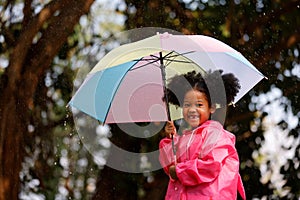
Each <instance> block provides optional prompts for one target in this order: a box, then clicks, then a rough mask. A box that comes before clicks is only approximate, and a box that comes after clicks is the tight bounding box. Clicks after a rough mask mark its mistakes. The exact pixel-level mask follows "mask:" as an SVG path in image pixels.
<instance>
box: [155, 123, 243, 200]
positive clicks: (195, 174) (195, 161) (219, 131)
mask: <svg viewBox="0 0 300 200" xmlns="http://www.w3.org/2000/svg"><path fill="white" fill-rule="evenodd" d="M171 142H172V140H171V139H169V138H164V139H162V140H161V141H160V144H159V146H160V156H159V160H160V163H161V165H162V166H163V168H164V170H165V172H166V173H167V174H168V175H169V167H170V166H171V165H174V157H173V151H172V144H171ZM174 142H175V146H176V149H177V153H176V155H177V164H176V173H177V177H178V180H173V179H172V178H171V177H170V181H169V185H168V190H167V194H166V198H165V199H166V200H168V199H172V200H193V199H196V200H204V199H205V200H206V199H214V200H234V199H237V191H239V193H240V195H241V196H242V198H243V199H246V196H245V191H244V187H243V184H242V181H241V177H240V175H239V158H238V154H237V151H236V149H235V136H234V135H233V134H232V133H230V132H228V131H226V130H224V129H223V127H222V125H221V124H220V123H218V122H216V121H212V120H208V121H206V122H205V123H203V124H202V125H201V126H199V127H198V128H196V129H194V130H193V131H185V132H184V133H183V135H182V136H179V135H176V136H175V137H174Z"/></svg>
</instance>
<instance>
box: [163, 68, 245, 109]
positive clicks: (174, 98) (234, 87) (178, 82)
mask: <svg viewBox="0 0 300 200" xmlns="http://www.w3.org/2000/svg"><path fill="white" fill-rule="evenodd" d="M222 73H223V71H222V70H216V71H213V72H212V71H209V72H207V73H205V74H201V73H196V71H191V72H188V73H186V74H183V75H176V76H174V77H172V78H171V80H170V81H169V83H168V84H167V90H166V96H165V97H163V100H164V101H166V98H168V101H169V103H172V104H174V105H176V106H181V105H182V104H183V99H184V96H185V94H186V93H187V92H188V91H190V90H192V89H195V90H198V91H200V92H203V93H204V94H205V95H206V97H207V100H208V103H209V106H211V105H215V104H219V105H220V106H225V105H228V104H230V103H232V102H233V100H234V97H235V96H236V94H237V93H238V91H239V89H240V88H241V86H240V84H239V80H238V79H237V78H236V77H235V76H234V75H233V74H231V73H228V74H223V75H222Z"/></svg>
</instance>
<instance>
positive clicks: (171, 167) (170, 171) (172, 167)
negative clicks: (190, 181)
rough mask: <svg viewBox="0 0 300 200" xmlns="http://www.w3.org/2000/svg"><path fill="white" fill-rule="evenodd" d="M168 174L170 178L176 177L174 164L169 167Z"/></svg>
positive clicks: (175, 178)
mask: <svg viewBox="0 0 300 200" xmlns="http://www.w3.org/2000/svg"><path fill="white" fill-rule="evenodd" d="M169 174H170V176H171V178H172V179H174V180H177V179H178V177H177V174H176V167H175V165H171V166H170V167H169Z"/></svg>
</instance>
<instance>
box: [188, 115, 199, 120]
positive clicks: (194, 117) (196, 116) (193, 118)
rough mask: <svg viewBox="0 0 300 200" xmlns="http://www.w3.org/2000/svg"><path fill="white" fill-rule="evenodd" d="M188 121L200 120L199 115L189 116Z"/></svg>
mask: <svg viewBox="0 0 300 200" xmlns="http://www.w3.org/2000/svg"><path fill="white" fill-rule="evenodd" d="M188 119H192V120H195V119H199V115H189V116H188Z"/></svg>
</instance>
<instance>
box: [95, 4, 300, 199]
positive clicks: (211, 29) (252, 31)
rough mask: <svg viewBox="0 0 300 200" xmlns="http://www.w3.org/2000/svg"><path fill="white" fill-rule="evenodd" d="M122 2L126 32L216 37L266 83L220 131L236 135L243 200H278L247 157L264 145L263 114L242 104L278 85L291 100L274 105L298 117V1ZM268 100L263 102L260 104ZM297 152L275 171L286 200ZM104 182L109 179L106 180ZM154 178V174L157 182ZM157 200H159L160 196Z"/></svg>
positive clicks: (296, 188)
mask: <svg viewBox="0 0 300 200" xmlns="http://www.w3.org/2000/svg"><path fill="white" fill-rule="evenodd" d="M126 3H127V10H126V15H127V16H128V19H127V21H126V26H127V29H132V28H137V27H164V28H169V29H173V30H176V31H179V32H182V33H185V34H205V35H210V36H212V37H216V38H217V39H220V40H221V41H224V42H225V43H227V44H229V45H231V46H232V47H234V48H236V49H237V50H238V51H240V52H241V53H242V54H244V55H245V57H246V58H248V59H249V60H250V61H251V62H252V63H253V64H254V65H255V66H256V67H257V68H258V69H259V70H260V71H262V72H263V74H265V75H266V77H268V81H266V80H264V81H263V82H262V83H261V84H259V85H258V86H257V87H256V88H255V90H253V91H252V92H250V94H248V95H247V96H245V97H244V98H243V100H242V101H240V102H239V103H238V104H237V105H236V107H234V108H231V109H230V110H229V112H228V115H227V120H226V127H227V128H228V129H229V130H231V131H232V132H234V133H235V134H236V135H237V148H238V152H239V154H240V158H241V174H242V177H243V181H244V184H245V185H246V192H247V196H248V198H254V197H257V198H260V197H261V198H262V197H269V198H278V197H280V195H283V194H279V193H278V191H276V190H275V189H274V188H273V187H272V185H271V184H272V183H271V182H270V181H269V182H263V183H262V182H260V178H261V171H260V168H259V163H257V160H255V158H253V157H252V155H253V152H255V151H256V150H257V149H259V148H260V147H261V145H263V144H264V142H263V140H264V132H265V130H264V127H263V123H260V122H262V121H264V120H265V119H266V116H267V115H268V114H269V113H268V112H265V111H263V109H262V110H261V111H262V113H260V111H257V110H256V108H259V106H258V104H257V102H254V103H250V104H249V103H247V102H251V96H256V95H257V96H258V94H261V93H265V92H267V91H269V90H270V88H273V87H278V88H280V89H281V90H282V94H283V96H286V97H287V98H288V99H289V100H290V102H291V104H290V106H287V105H285V103H282V104H280V106H284V107H286V110H287V109H291V110H292V112H293V113H294V115H298V116H299V108H297V106H296V105H297V104H298V102H299V95H297V94H296V91H298V89H299V87H300V82H299V73H294V74H293V73H291V72H292V71H295V70H296V71H297V70H298V69H299V67H298V66H299V41H300V37H299V31H300V29H299V27H300V26H299V25H300V21H299V19H298V18H299V17H298V18H297V17H296V16H299V6H300V5H299V1H296V0H290V1H284V2H283V1H276V2H266V1H228V2H227V1H216V0H209V1H196V0H195V1H194V0H191V1H177V0H168V1H159V0H143V1H140V0H126ZM295 67H296V68H295ZM271 101H272V100H269V101H267V102H266V105H268V104H270V103H271ZM288 123H289V121H288V120H287V119H286V120H285V121H284V120H283V121H282V122H281V123H279V124H276V126H281V127H283V128H284V127H287V124H288ZM299 128H300V127H299V124H298V126H296V127H293V129H292V130H290V134H291V135H293V136H294V137H296V138H297V137H299ZM282 137H283V135H282ZM297 149H299V145H298V148H297ZM297 149H296V150H295V153H296V156H297V158H296V159H294V160H289V161H288V163H289V164H286V165H285V167H282V168H281V172H282V173H284V174H285V176H286V177H287V180H288V182H287V183H286V184H285V185H284V186H287V187H290V188H292V190H291V192H294V193H293V194H289V195H285V198H287V199H289V198H290V199H293V198H297V197H299V186H298V185H299V181H295V182H293V181H292V180H295V177H297V173H295V172H296V171H297V170H296V169H295V166H297V163H299V155H298V154H297V152H298V150H297ZM287 166H288V169H287ZM102 175H103V174H102ZM102 175H100V178H102V179H101V182H99V185H98V190H99V193H101V188H103V185H104V184H105V183H107V182H106V179H105V175H103V176H102ZM112 176H113V175H112ZM109 178H110V180H111V178H112V177H111V176H110V177H109ZM160 178H161V177H160V176H159V177H158V178H157V179H160ZM128 189H129V188H128ZM102 192H103V191H102ZM150 193H151V192H150ZM150 193H147V194H150ZM146 196H147V195H146ZM283 196H284V195H283ZM281 197H282V196H281ZM137 198H138V197H137ZM140 198H141V197H140ZM107 199H109V198H107ZM141 199H142V198H141ZM157 199H163V196H160V197H159V198H158V197H157Z"/></svg>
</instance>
